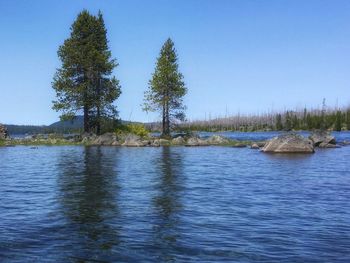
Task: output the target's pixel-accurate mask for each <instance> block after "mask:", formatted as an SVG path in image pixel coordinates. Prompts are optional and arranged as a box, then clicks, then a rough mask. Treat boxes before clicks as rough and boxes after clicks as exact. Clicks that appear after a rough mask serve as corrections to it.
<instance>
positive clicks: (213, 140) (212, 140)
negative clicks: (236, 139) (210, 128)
mask: <svg viewBox="0 0 350 263" xmlns="http://www.w3.org/2000/svg"><path fill="white" fill-rule="evenodd" d="M229 142H230V140H229V139H227V138H225V137H223V136H220V135H213V136H211V137H209V138H208V139H207V143H208V144H211V145H217V144H227V143H229Z"/></svg>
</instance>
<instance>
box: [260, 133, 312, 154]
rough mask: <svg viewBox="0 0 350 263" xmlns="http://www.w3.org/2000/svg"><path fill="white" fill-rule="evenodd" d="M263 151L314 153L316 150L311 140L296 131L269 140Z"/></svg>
mask: <svg viewBox="0 0 350 263" xmlns="http://www.w3.org/2000/svg"><path fill="white" fill-rule="evenodd" d="M262 151H263V152H266V153H313V152H315V150H314V146H313V143H312V141H311V140H308V139H306V138H304V137H303V136H301V135H298V134H295V133H287V134H282V135H280V136H278V137H275V138H272V139H271V140H269V141H268V142H267V143H266V145H265V146H264V148H263V149H262Z"/></svg>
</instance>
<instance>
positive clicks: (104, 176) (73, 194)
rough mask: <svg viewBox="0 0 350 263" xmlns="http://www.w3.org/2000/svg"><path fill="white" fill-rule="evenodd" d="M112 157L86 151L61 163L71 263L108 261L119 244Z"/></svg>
mask: <svg viewBox="0 0 350 263" xmlns="http://www.w3.org/2000/svg"><path fill="white" fill-rule="evenodd" d="M112 153H113V152H107V153H104V152H103V148H99V147H86V148H84V149H83V150H82V151H81V152H74V153H69V154H68V155H66V156H62V157H61V159H60V163H59V168H60V175H59V178H58V180H59V181H58V185H59V191H60V192H59V201H60V203H61V208H62V213H63V215H64V216H65V218H66V220H67V221H68V224H67V229H66V232H65V234H66V239H67V242H68V244H67V246H66V247H65V250H67V249H68V251H69V254H70V255H68V258H69V261H72V260H73V261H75V262H84V260H91V259H95V260H106V259H108V258H109V254H110V253H111V250H112V249H113V247H115V246H117V245H118V244H119V230H118V227H116V226H115V225H114V224H113V223H112V222H115V221H116V218H117V217H118V214H119V210H118V206H117V195H118V185H117V180H116V176H117V175H116V173H115V170H114V166H115V158H112V157H113V156H114V155H113V154H112ZM114 153H115V152H114ZM65 254H67V251H65Z"/></svg>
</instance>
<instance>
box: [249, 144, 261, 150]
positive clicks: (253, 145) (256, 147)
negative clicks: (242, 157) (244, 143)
mask: <svg viewBox="0 0 350 263" xmlns="http://www.w3.org/2000/svg"><path fill="white" fill-rule="evenodd" d="M250 148H251V149H260V147H259V145H258V144H256V143H253V144H252V145H251V146H250Z"/></svg>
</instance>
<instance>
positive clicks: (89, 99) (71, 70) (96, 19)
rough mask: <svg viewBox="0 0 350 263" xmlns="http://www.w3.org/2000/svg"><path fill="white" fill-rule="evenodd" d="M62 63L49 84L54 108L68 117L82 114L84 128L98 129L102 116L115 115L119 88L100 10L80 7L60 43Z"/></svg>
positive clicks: (112, 116)
mask: <svg viewBox="0 0 350 263" xmlns="http://www.w3.org/2000/svg"><path fill="white" fill-rule="evenodd" d="M58 57H59V58H60V60H61V62H62V67H61V68H59V69H57V72H56V74H55V77H54V80H53V83H52V86H53V88H54V90H55V91H56V96H57V100H56V101H54V102H53V103H54V105H53V108H54V109H55V110H56V111H62V112H63V113H62V115H61V118H63V119H67V118H72V117H74V116H76V115H77V114H79V113H81V112H82V113H83V115H84V131H85V132H90V131H96V132H97V133H100V131H101V122H102V120H103V118H116V117H117V110H116V107H115V106H114V105H113V102H114V101H115V100H116V99H117V98H118V97H119V95H120V93H121V90H120V85H119V81H118V80H117V79H116V78H115V77H113V76H111V75H112V71H113V69H114V68H115V67H117V66H118V64H117V62H116V60H115V59H112V56H111V51H110V50H109V48H108V41H107V30H106V28H105V24H104V21H103V17H102V14H101V12H99V13H98V15H97V16H93V15H91V14H90V13H89V12H88V11H86V10H83V11H82V12H81V13H80V14H79V15H78V17H77V19H76V20H75V21H74V23H73V25H72V26H71V34H70V37H69V38H68V39H66V40H65V41H64V43H63V45H62V46H60V47H59V50H58Z"/></svg>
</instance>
